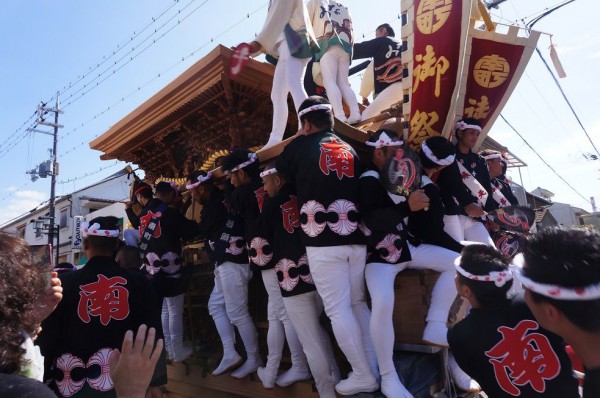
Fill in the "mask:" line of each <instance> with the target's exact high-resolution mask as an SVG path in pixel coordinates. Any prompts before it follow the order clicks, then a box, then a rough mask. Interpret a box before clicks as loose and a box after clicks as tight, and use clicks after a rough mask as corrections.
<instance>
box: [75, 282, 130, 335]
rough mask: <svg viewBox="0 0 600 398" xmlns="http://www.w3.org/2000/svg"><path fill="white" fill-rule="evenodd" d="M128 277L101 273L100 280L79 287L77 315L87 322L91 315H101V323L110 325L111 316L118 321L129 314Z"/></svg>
mask: <svg viewBox="0 0 600 398" xmlns="http://www.w3.org/2000/svg"><path fill="white" fill-rule="evenodd" d="M126 284H127V279H125V278H123V277H121V276H114V277H112V278H107V277H106V276H104V275H102V274H100V275H98V281H97V282H92V283H88V284H87V285H82V286H80V287H79V289H80V291H79V305H78V307H77V315H79V318H80V319H81V320H82V321H83V322H85V323H89V322H90V319H91V318H90V317H92V316H98V317H100V323H102V324H103V325H104V326H106V325H108V323H109V322H110V320H111V318H112V319H115V320H117V321H120V320H123V319H125V318H127V316H128V315H129V291H128V290H127V288H126V287H125V285H126Z"/></svg>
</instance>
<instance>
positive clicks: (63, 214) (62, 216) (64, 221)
mask: <svg viewBox="0 0 600 398" xmlns="http://www.w3.org/2000/svg"><path fill="white" fill-rule="evenodd" d="M68 210H69V208H68V207H65V208H64V209H61V210H60V219H59V223H58V225H59V226H60V227H61V228H66V227H67V220H68V218H67V212H68Z"/></svg>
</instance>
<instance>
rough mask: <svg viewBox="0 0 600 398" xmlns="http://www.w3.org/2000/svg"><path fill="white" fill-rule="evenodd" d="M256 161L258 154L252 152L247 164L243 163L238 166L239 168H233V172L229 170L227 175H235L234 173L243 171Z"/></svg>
mask: <svg viewBox="0 0 600 398" xmlns="http://www.w3.org/2000/svg"><path fill="white" fill-rule="evenodd" d="M256 159H257V157H256V154H255V153H254V152H250V153H249V154H248V160H247V161H245V162H242V163H240V164H238V165H237V166H235V167H232V168H231V170H229V171H227V172H225V174H229V173H233V172H235V171H238V170H241V169H243V168H244V167H246V166H248V165H250V164H252V163H254V162H256Z"/></svg>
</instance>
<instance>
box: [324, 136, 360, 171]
mask: <svg viewBox="0 0 600 398" xmlns="http://www.w3.org/2000/svg"><path fill="white" fill-rule="evenodd" d="M320 145H321V156H320V158H319V167H320V168H321V171H322V172H323V174H325V175H329V172H331V171H335V172H336V174H337V178H338V179H340V180H341V179H342V178H344V176H346V177H354V155H352V152H351V151H350V145H348V144H346V143H344V142H341V141H338V140H336V139H335V138H332V139H331V142H322V143H321V144H320Z"/></svg>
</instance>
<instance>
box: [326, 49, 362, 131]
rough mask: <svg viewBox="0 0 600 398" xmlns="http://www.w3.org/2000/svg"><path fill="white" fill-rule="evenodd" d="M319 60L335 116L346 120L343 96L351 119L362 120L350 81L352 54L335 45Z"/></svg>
mask: <svg viewBox="0 0 600 398" xmlns="http://www.w3.org/2000/svg"><path fill="white" fill-rule="evenodd" d="M319 62H320V64H321V75H322V76H323V86H324V87H325V90H327V97H328V98H329V102H330V103H331V106H332V108H333V113H334V115H335V117H337V118H338V119H340V120H341V121H346V115H345V114H344V107H343V106H342V98H343V99H344V101H346V104H347V105H348V108H349V109H350V119H356V120H360V111H359V110H358V102H357V101H356V95H355V94H354V91H352V89H351V88H350V83H349V82H348V69H349V68H350V54H348V53H347V52H346V51H344V49H343V48H342V46H339V45H334V46H331V47H329V48H328V49H327V52H326V53H325V54H324V55H323V56H322V57H321V60H320V61H319Z"/></svg>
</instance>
